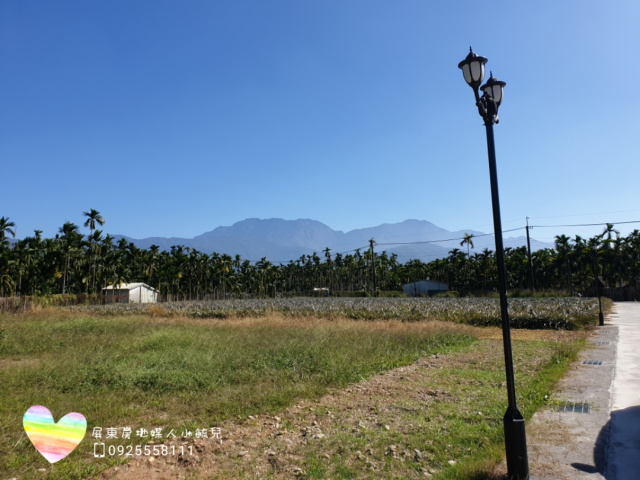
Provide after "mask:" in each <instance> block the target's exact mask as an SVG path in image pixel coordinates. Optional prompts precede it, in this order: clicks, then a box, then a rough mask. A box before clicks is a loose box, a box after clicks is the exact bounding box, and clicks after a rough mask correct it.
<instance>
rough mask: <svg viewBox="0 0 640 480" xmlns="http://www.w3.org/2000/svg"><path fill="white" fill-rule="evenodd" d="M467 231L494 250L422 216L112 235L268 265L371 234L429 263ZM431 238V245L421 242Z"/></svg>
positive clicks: (340, 248) (489, 240)
mask: <svg viewBox="0 0 640 480" xmlns="http://www.w3.org/2000/svg"><path fill="white" fill-rule="evenodd" d="M466 233H468V234H473V235H474V238H473V244H474V248H473V249H472V250H471V254H472V255H473V253H474V252H480V251H482V250H483V249H485V248H488V249H489V250H495V240H494V238H493V235H488V234H485V233H484V232H479V231H475V230H459V231H455V232H451V231H448V230H445V229H444V228H440V227H438V226H436V225H434V224H433V223H431V222H427V221H425V220H405V221H404V222H400V223H385V224H382V225H378V226H377V227H369V228H361V229H357V230H351V231H349V232H346V233H345V232H342V231H336V230H333V229H331V228H330V227H328V226H327V225H325V224H324V223H321V222H318V221H316V220H309V219H299V220H283V219H280V218H270V219H265V220H262V219H258V218H249V219H247V220H242V221H240V222H237V223H235V224H233V225H232V226H230V227H218V228H216V229H214V230H212V231H210V232H207V233H203V234H202V235H198V236H197V237H194V238H179V237H171V238H165V237H149V238H142V239H136V238H131V237H127V236H124V235H114V236H113V237H114V238H115V239H116V240H118V239H120V238H125V239H127V241H129V242H133V243H134V244H135V245H136V246H137V247H138V248H145V249H147V248H149V247H150V246H151V245H157V246H158V247H160V249H161V250H170V249H171V247H172V246H174V245H183V246H185V247H190V248H195V249H197V250H199V251H201V252H203V253H207V254H211V253H213V252H217V253H220V254H224V253H226V254H228V255H231V256H235V255H240V256H241V257H242V258H243V259H248V260H251V261H252V262H255V261H258V260H260V259H261V258H262V257H266V258H267V260H269V261H270V262H272V263H276V264H277V263H283V264H285V263H288V262H289V261H290V260H297V259H298V258H300V257H301V256H302V255H311V254H312V253H313V252H317V253H318V255H320V256H321V257H322V252H324V250H325V249H326V248H329V249H330V250H331V255H332V256H333V255H335V254H336V253H347V252H349V253H352V252H353V250H355V249H357V248H360V249H361V251H364V249H366V248H369V240H370V239H371V238H373V239H374V240H375V242H376V243H377V244H378V245H377V246H376V247H375V251H376V252H378V253H379V252H382V251H386V252H387V254H388V255H391V254H392V253H395V254H397V255H398V260H399V261H400V262H401V263H405V262H407V261H409V260H411V259H420V260H422V261H424V262H429V261H431V260H434V259H436V258H444V257H446V256H448V254H449V251H450V250H452V249H454V248H458V249H460V250H461V251H464V252H466V250H467V247H466V246H464V247H461V246H460V242H461V240H462V238H463V237H464V235H465V234H466ZM425 242H433V243H425ZM526 244H527V239H526V236H524V235H522V236H520V237H508V238H505V239H504V246H505V248H506V247H519V246H523V245H526ZM552 247H553V245H550V244H547V243H543V242H539V241H537V240H534V239H531V250H532V251H535V250H539V249H542V248H552Z"/></svg>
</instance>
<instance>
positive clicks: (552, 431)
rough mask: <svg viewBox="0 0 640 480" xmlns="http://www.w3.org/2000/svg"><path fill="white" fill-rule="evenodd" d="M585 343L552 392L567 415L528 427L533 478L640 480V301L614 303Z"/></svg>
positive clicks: (546, 413)
mask: <svg viewBox="0 0 640 480" xmlns="http://www.w3.org/2000/svg"><path fill="white" fill-rule="evenodd" d="M588 341H589V342H590V343H591V344H592V345H591V347H590V348H588V349H586V350H585V351H584V352H583V353H582V355H581V358H580V359H579V361H578V362H576V364H574V365H573V366H572V368H571V370H570V372H569V374H568V375H567V376H566V377H565V378H564V379H563V380H562V381H561V382H560V384H559V385H558V389H557V390H556V393H554V397H553V399H554V400H555V401H556V402H557V404H558V406H559V407H564V406H566V407H568V408H565V410H570V411H558V410H557V409H550V408H548V409H545V410H542V411H540V412H538V413H536V414H535V415H534V417H533V419H532V420H531V422H529V425H528V426H527V434H528V443H529V467H530V471H531V476H532V477H533V478H535V480H564V479H566V480H574V479H575V480H581V479H594V480H595V479H607V480H636V479H638V478H640V303H635V302H626V303H616V304H615V305H614V307H613V312H612V313H611V314H610V315H609V316H608V317H607V318H606V320H605V326H603V327H597V328H596V330H595V331H594V332H593V334H592V335H590V337H589V339H588ZM573 405H576V407H575V408H572V406H573ZM586 406H588V412H589V413H585V411H586V410H587V408H585V407H586Z"/></svg>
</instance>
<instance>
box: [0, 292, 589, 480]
mask: <svg viewBox="0 0 640 480" xmlns="http://www.w3.org/2000/svg"><path fill="white" fill-rule="evenodd" d="M319 301H320V302H321V301H322V299H319ZM585 305H586V304H585ZM585 308H586V307H585ZM588 308H591V306H588ZM105 313H106V314H105ZM293 313H294V312H290V313H289V314H286V315H285V314H283V313H278V312H273V311H263V312H260V313H259V314H255V315H246V314H245V315H243V316H241V317H238V316H237V315H233V314H225V315H224V317H225V318H224V319H220V318H200V317H202V315H198V316H196V315H188V314H184V313H182V314H181V313H179V312H173V313H171V314H168V313H167V312H166V311H158V310H157V309H156V310H151V311H150V312H147V313H146V314H142V313H140V312H137V311H134V312H129V313H126V314H124V313H117V312H113V311H110V312H104V311H84V310H77V309H76V310H65V309H48V310H43V311H40V312H30V313H24V314H20V315H8V314H3V315H0V383H1V384H2V390H1V391H0V475H2V477H3V478H4V477H6V478H12V477H17V478H20V479H23V478H24V479H30V478H52V479H54V478H55V479H58V478H59V479H63V478H64V479H67V478H68V479H73V478H77V479H81V478H90V477H92V476H95V475H98V474H99V472H100V471H102V470H104V469H105V468H108V467H110V466H113V465H116V464H119V463H122V462H123V460H122V459H121V458H120V457H118V456H108V455H107V456H106V457H105V458H100V459H98V458H94V456H93V442H94V439H92V438H90V436H91V433H92V431H93V429H94V427H101V428H103V430H104V429H106V428H108V427H117V428H119V429H120V430H121V429H122V427H130V428H132V430H133V431H134V432H135V431H136V430H137V429H139V428H146V429H147V430H150V429H151V428H162V429H163V431H164V432H165V433H166V432H168V431H170V430H173V431H175V432H176V434H178V436H180V435H181V433H182V432H185V431H188V430H189V431H196V430H198V429H200V428H207V429H208V428H210V427H217V426H223V427H224V429H225V431H229V432H232V431H233V430H234V429H237V430H240V429H241V428H245V427H243V425H245V422H249V423H251V417H253V418H258V416H260V415H272V416H274V415H278V414H279V412H285V411H286V410H287V408H288V407H291V406H292V405H294V404H296V403H298V402H300V401H303V400H308V399H320V398H321V397H322V396H323V395H326V394H327V393H328V392H333V394H335V392H337V391H338V392H339V391H344V390H345V388H347V387H350V386H352V385H354V384H358V382H360V384H362V382H363V381H365V380H366V379H368V378H371V377H372V376H374V375H376V374H380V373H382V372H385V371H388V370H390V369H394V368H396V367H400V366H404V365H412V364H415V362H416V361H418V360H419V359H424V358H434V357H433V356H434V355H436V354H437V355H438V362H441V363H442V365H441V368H437V369H432V370H430V371H429V375H428V378H423V379H422V380H418V379H415V381H416V382H422V383H420V386H419V387H416V388H417V389H418V390H420V389H423V390H425V391H431V392H436V394H435V396H432V397H430V398H427V397H429V395H427V397H425V398H426V400H428V402H425V398H421V397H418V398H417V399H416V398H413V397H412V394H409V393H407V392H405V395H404V396H403V395H400V394H399V395H398V397H397V398H396V399H395V400H399V401H402V402H403V403H402V404H403V405H404V407H403V408H404V409H400V410H393V409H391V410H389V407H388V405H387V406H385V405H386V404H385V403H384V401H383V399H378V401H377V402H378V403H377V404H372V406H373V407H375V408H377V409H378V412H377V415H379V416H380V419H379V420H378V421H376V424H375V425H378V424H380V425H379V426H382V428H371V427H369V428H364V429H362V430H361V431H360V430H357V429H356V432H354V431H352V430H353V429H352V428H351V427H349V428H346V429H345V430H344V431H342V430H341V428H339V425H341V424H342V423H343V422H337V423H336V425H337V426H336V427H335V429H333V430H332V429H331V428H327V429H326V432H331V434H326V433H325V434H323V435H326V438H325V437H322V438H321V440H322V441H321V442H315V443H304V444H300V445H296V446H295V449H299V450H300V451H299V452H298V453H297V454H296V455H295V457H292V458H291V459H289V460H287V462H288V464H291V465H293V464H294V463H295V462H298V465H297V468H299V469H300V471H299V472H298V476H300V477H301V478H305V477H306V478H328V477H331V478H361V477H362V478H387V477H388V478H417V477H416V475H420V474H421V470H420V469H421V468H423V469H424V468H431V469H433V470H434V472H437V475H439V476H440V477H441V478H467V477H465V476H459V475H467V473H468V472H471V471H478V472H480V473H479V475H482V474H483V473H482V472H486V471H488V467H487V465H490V464H491V463H492V462H495V461H496V460H497V459H498V457H499V455H500V454H501V440H500V439H501V417H502V415H503V414H504V410H505V409H506V393H505V390H504V385H503V382H504V371H503V365H502V364H501V361H502V360H501V357H500V355H499V353H500V340H499V331H498V330H497V329H495V328H475V327H470V326H467V325H462V324H459V323H456V322H441V321H436V320H423V321H418V319H417V318H415V314H412V317H411V320H412V321H410V322H407V321H401V320H402V319H400V320H393V319H387V320H384V321H381V320H377V321H376V320H370V321H357V320H352V319H345V318H341V317H340V315H337V314H332V315H331V317H330V318H327V316H326V315H325V316H324V318H318V316H311V315H295V314H293ZM582 314H584V312H582V313H578V314H576V316H580V315H582ZM381 316H384V315H381ZM217 317H220V315H217ZM534 333H536V332H534ZM525 334H526V335H525ZM522 337H523V338H522V339H521V340H518V337H517V336H514V339H515V340H514V352H515V362H516V373H517V377H516V382H517V386H518V388H519V402H520V404H521V407H522V410H523V412H524V413H525V414H526V415H530V414H532V413H533V411H534V410H535V408H537V407H538V406H539V405H541V404H542V403H544V400H545V395H547V394H548V393H550V391H551V388H552V386H553V383H554V382H555V381H556V380H557V379H558V378H559V377H560V376H561V375H562V373H563V372H564V369H565V368H566V365H567V362H569V361H570V360H572V359H573V358H575V354H576V352H577V351H578V348H579V347H580V345H581V341H580V338H581V333H568V332H558V331H546V332H539V333H536V334H535V335H532V334H531V332H523V335H522ZM425 382H433V385H432V386H428V385H426V384H425ZM416 385H417V384H416ZM412 391H413V390H412ZM371 401H372V402H373V400H371ZM387 404H388V402H387ZM426 404H428V408H427V409H425V408H423V407H424V405H426ZM32 405H44V406H46V407H48V408H49V410H51V412H52V413H53V415H54V418H55V419H56V420H57V419H59V418H60V417H61V416H62V415H64V414H66V413H69V412H72V411H75V412H80V413H82V414H83V415H84V416H85V417H86V418H87V422H88V429H87V432H88V433H87V436H86V437H85V439H84V440H83V442H82V443H81V444H80V445H79V447H78V448H77V449H76V450H75V451H74V452H73V453H72V454H71V455H70V456H69V457H67V458H66V459H64V460H62V461H60V462H58V463H55V464H53V465H50V464H49V463H48V462H47V461H46V460H45V459H44V458H43V457H42V456H40V454H39V453H38V452H37V451H36V450H35V449H34V447H33V446H32V445H31V443H30V441H29V439H28V438H27V437H26V435H25V433H24V430H23V428H22V417H23V415H24V413H25V411H26V410H27V409H28V408H29V407H30V406H32ZM376 405H378V406H377V407H376ZM330 408H332V409H334V410H335V409H338V410H339V407H338V406H335V407H329V406H327V407H326V409H327V410H329V409H330ZM351 410H352V411H353V409H351ZM355 411H357V409H355ZM478 412H480V414H479V413H478ZM280 415H282V416H283V418H284V414H280ZM314 415H317V413H316V414H314ZM370 415H371V414H370ZM370 415H369V416H370ZM383 417H384V418H383ZM296 422H297V423H300V422H302V420H301V419H300V418H298V417H296V416H293V417H291V419H290V420H289V424H288V430H287V431H289V432H292V431H294V430H298V429H301V428H306V427H304V426H303V425H302V424H300V425H298V424H297V423H296ZM364 422H365V424H366V423H367V421H366V420H364ZM347 423H348V422H347ZM283 425H284V423H283ZM311 425H312V423H311ZM406 425H412V428H407V427H406ZM385 426H386V427H388V428H384V427H385ZM284 428H286V426H285V427H284ZM231 435H232V433H231ZM256 435H257V434H256ZM303 436H304V435H303ZM149 440H150V438H146V439H135V438H134V436H132V439H131V440H130V441H126V440H123V439H118V440H113V445H128V444H143V445H144V444H145V443H146V442H147V441H149ZM191 440H192V439H191ZM191 440H190V441H191ZM265 442H266V443H265V444H264V445H265V448H267V447H268V445H269V442H274V441H273V440H270V439H265ZM390 442H393V443H390ZM156 443H158V442H156ZM390 445H395V446H397V448H398V451H404V450H406V449H408V448H410V447H411V450H408V451H413V450H416V449H417V450H419V451H420V452H421V453H420V457H419V458H417V459H416V458H413V457H411V459H409V460H408V459H407V458H405V457H406V455H405V456H401V455H399V454H398V455H396V454H395V451H394V452H391V453H389V452H388V451H387V447H389V446H390ZM403 445H404V446H405V447H406V448H404V449H403ZM365 447H366V448H365ZM295 449H294V450H295ZM361 450H369V451H370V453H369V454H368V455H370V456H373V457H375V458H376V460H375V462H374V463H375V465H376V467H375V468H374V470H370V468H371V466H370V465H369V466H367V464H366V462H365V460H363V459H361V458H360V456H362V455H364V454H363V453H360V456H359V455H358V454H357V453H355V452H361ZM296 451H297V450H296ZM412 455H413V454H412ZM416 455H417V454H416ZM327 456H328V457H329V458H327ZM247 458H248V457H247ZM294 458H295V459H297V460H295V461H294ZM452 458H454V459H455V464H453V465H452V464H450V463H449V462H450V460H451V459H452ZM369 461H371V460H369ZM218 463H219V464H220V463H221V462H218ZM360 464H361V465H360ZM191 467H193V468H190V469H188V470H186V471H185V472H186V473H185V474H187V473H188V474H190V475H191V476H192V477H191V478H235V477H237V478H241V477H246V478H254V477H253V476H251V473H250V472H251V471H253V470H252V468H254V467H255V465H254V466H252V465H248V466H246V469H245V467H243V464H242V463H240V464H238V463H237V462H236V463H234V464H233V465H229V467H228V468H229V469H234V474H233V475H231V476H229V472H228V471H222V472H221V471H215V469H214V470H211V471H210V472H209V473H207V474H206V475H205V473H202V477H200V475H201V474H200V473H198V469H197V465H192V466H191ZM203 468H204V467H203ZM256 468H257V467H256ZM367 468H369V470H367ZM42 469H45V470H44V472H42V471H40V470H42ZM376 469H377V470H376ZM374 471H375V472H374ZM203 472H204V470H203ZM301 472H302V473H301ZM363 472H365V473H363ZM456 472H458V473H456ZM460 472H462V473H460ZM465 472H466V473H465ZM267 474H268V475H267V476H268V477H273V478H288V477H287V475H291V470H287V469H284V470H283V469H278V468H275V467H274V468H272V469H271V470H270V471H268V472H267ZM379 474H380V475H382V477H379ZM368 475H371V476H370V477H369V476H368ZM118 478H119V477H118ZM132 478H133V477H132ZM478 478H482V477H478Z"/></svg>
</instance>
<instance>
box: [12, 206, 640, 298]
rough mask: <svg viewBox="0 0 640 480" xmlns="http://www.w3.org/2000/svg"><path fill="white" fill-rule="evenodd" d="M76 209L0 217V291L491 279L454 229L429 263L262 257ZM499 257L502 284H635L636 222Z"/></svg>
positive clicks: (219, 294) (473, 284)
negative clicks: (133, 232)
mask: <svg viewBox="0 0 640 480" xmlns="http://www.w3.org/2000/svg"><path fill="white" fill-rule="evenodd" d="M84 215H85V217H86V222H85V223H84V230H83V229H82V227H80V226H78V225H75V224H73V223H71V222H67V223H65V224H64V225H62V227H60V229H59V232H58V234H57V235H56V236H55V238H43V237H42V235H41V233H42V232H41V231H38V230H36V231H35V232H34V235H32V236H28V237H26V238H23V239H20V240H14V241H13V242H12V241H11V240H10V239H12V238H13V237H15V231H14V230H15V223H14V222H12V221H11V220H10V219H9V218H6V217H1V218H0V296H3V297H10V296H38V295H53V294H96V293H100V292H101V290H102V288H104V287H106V286H108V285H117V284H120V283H128V282H144V283H146V284H148V285H150V286H152V287H154V288H156V289H157V290H158V291H159V292H160V293H161V295H162V298H164V299H167V300H202V299H223V298H242V297H277V296H304V295H311V294H313V293H314V289H328V292H329V293H330V294H331V295H357V294H360V295H368V294H371V293H372V292H373V291H374V285H375V291H376V294H378V292H385V293H386V292H398V293H400V292H402V286H403V284H405V283H410V282H414V281H419V280H423V279H425V278H430V279H431V280H436V281H439V282H445V283H447V284H448V285H449V289H450V290H454V291H456V292H458V293H459V294H460V295H487V294H491V293H492V292H495V291H496V289H497V284H498V282H497V268H496V259H495V255H494V252H493V251H491V250H488V249H484V250H483V251H481V252H474V251H473V238H472V237H473V235H466V236H465V238H464V239H461V240H462V241H461V242H460V246H461V247H463V246H464V245H466V249H465V250H466V251H464V250H461V249H458V248H454V249H453V250H451V251H450V252H449V254H448V256H447V257H446V258H441V259H437V260H434V261H432V262H429V263H425V262H421V261H420V260H410V261H408V262H406V263H400V262H399V261H398V259H397V256H396V255H395V254H390V255H388V254H387V252H385V251H372V249H362V250H360V249H357V250H354V251H352V252H349V253H332V252H331V251H330V250H329V249H328V248H327V249H325V250H324V251H321V252H319V253H318V252H312V253H310V254H309V255H302V256H301V257H300V258H298V259H297V260H292V261H290V262H289V263H287V264H274V263H271V262H270V261H269V260H268V259H267V258H262V259H261V260H260V261H258V262H251V261H249V260H247V259H243V258H241V257H240V256H239V255H235V256H231V255H227V254H218V253H216V252H213V253H209V252H200V251H198V250H195V249H191V248H188V247H184V246H181V245H175V246H173V247H171V250H170V251H161V250H160V249H159V248H158V247H157V246H151V247H150V248H149V249H140V248H137V247H136V246H135V245H134V244H133V243H131V242H128V241H127V240H126V239H121V240H118V241H114V239H113V238H112V237H111V236H110V235H109V234H104V232H103V231H102V230H99V229H98V228H97V227H101V226H102V225H103V224H104V223H105V221H104V219H103V218H102V217H101V216H100V213H99V212H97V211H96V210H93V209H92V210H90V211H89V212H84ZM505 258H506V270H507V277H508V278H507V281H508V288H509V289H510V290H514V289H517V290H522V291H526V290H529V289H535V290H536V291H540V290H543V291H562V292H564V293H566V294H570V295H576V294H578V293H581V294H584V293H585V292H586V291H587V290H588V289H589V288H593V286H594V284H595V278H596V275H597V276H599V277H600V278H601V280H602V282H601V283H602V285H608V286H610V287H612V288H614V287H618V286H621V285H629V284H630V285H632V286H637V284H638V279H639V278H640V232H639V231H638V230H634V231H633V232H632V233H630V234H629V235H628V236H626V237H623V236H620V234H619V232H618V231H616V230H615V229H614V225H610V224H609V225H607V226H606V228H605V229H604V231H603V232H602V234H600V235H597V236H595V237H593V238H588V239H587V238H581V237H580V236H575V237H573V238H570V237H567V236H564V235H561V236H557V237H556V239H555V248H553V249H544V250H538V251H536V252H533V253H532V255H531V261H529V256H528V252H527V249H526V247H519V248H508V249H506V251H505ZM374 282H375V283H374ZM323 291H324V290H323Z"/></svg>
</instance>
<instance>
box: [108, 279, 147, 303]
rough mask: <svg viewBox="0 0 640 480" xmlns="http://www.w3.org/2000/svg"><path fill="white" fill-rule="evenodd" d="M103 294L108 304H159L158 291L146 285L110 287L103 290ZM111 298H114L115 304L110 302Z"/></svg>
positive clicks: (130, 284)
mask: <svg viewBox="0 0 640 480" xmlns="http://www.w3.org/2000/svg"><path fill="white" fill-rule="evenodd" d="M102 294H103V295H104V296H105V297H106V301H107V303H113V302H127V303H158V290H156V289H155V288H153V287H150V286H149V285H147V284H146V283H121V284H120V285H109V286H108V287H105V288H103V289H102ZM109 297H113V302H110V301H109Z"/></svg>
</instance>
